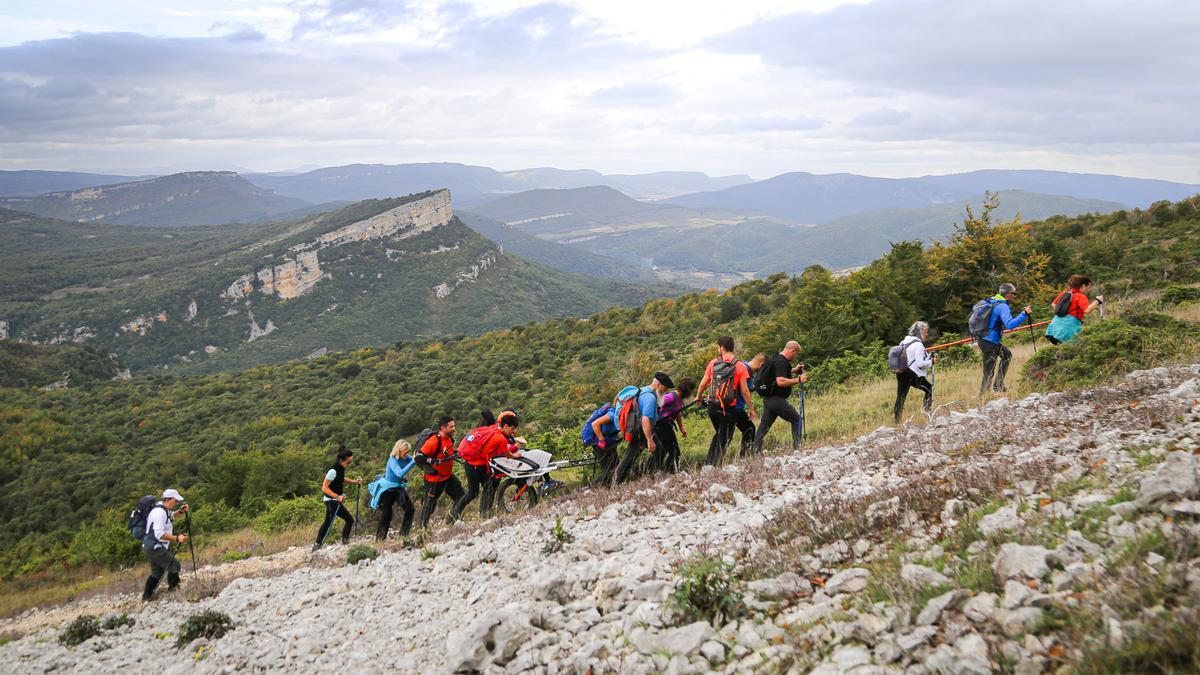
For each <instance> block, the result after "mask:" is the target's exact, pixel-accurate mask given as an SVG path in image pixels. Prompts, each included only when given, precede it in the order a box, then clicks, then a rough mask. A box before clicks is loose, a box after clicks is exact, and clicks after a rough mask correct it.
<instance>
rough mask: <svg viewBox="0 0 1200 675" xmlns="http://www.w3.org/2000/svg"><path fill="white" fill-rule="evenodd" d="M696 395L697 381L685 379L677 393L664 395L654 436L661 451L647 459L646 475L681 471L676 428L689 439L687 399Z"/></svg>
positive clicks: (671, 392) (681, 381)
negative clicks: (684, 418)
mask: <svg viewBox="0 0 1200 675" xmlns="http://www.w3.org/2000/svg"><path fill="white" fill-rule="evenodd" d="M695 393H696V381H695V380H693V379H692V378H690V377H685V378H683V379H682V380H680V381H679V387H678V388H677V389H676V390H675V391H668V392H667V393H666V394H664V395H663V402H662V406H660V407H659V409H658V415H659V417H658V421H657V422H655V423H654V435H655V436H656V437H657V438H658V446H659V451H658V452H655V453H653V454H651V455H650V456H649V457H648V458H646V473H657V472H659V471H667V472H670V473H675V472H677V471H679V438H677V437H676V436H675V428H676V427H678V428H679V433H681V434H683V437H684V438H687V429H686V428H685V427H684V426H683V411H684V410H685V409H686V408H687V407H688V406H687V399H689V398H691V397H692V395H693V394H695Z"/></svg>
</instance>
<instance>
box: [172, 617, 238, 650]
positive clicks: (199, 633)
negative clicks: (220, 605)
mask: <svg viewBox="0 0 1200 675" xmlns="http://www.w3.org/2000/svg"><path fill="white" fill-rule="evenodd" d="M233 629H234V625H233V620H232V619H230V618H229V615H228V614H224V613H222V612H217V611H213V610H211V609H210V610H207V611H204V612H200V613H199V614H193V615H191V616H189V617H188V619H187V621H184V622H183V625H181V626H180V627H179V636H178V637H177V638H175V646H176V647H184V646H186V645H187V644H189V643H191V642H192V641H193V640H196V639H199V638H207V639H209V640H216V639H217V638H219V637H221V636H222V635H225V634H226V633H228V632H229V631H231V630H233Z"/></svg>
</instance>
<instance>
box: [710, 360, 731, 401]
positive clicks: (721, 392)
mask: <svg viewBox="0 0 1200 675" xmlns="http://www.w3.org/2000/svg"><path fill="white" fill-rule="evenodd" d="M737 372H738V361H737V359H734V360H733V361H722V360H721V359H719V358H718V359H717V360H716V362H715V363H713V367H712V384H710V385H708V400H709V401H710V402H715V403H720V404H721V407H722V408H724V407H725V406H731V405H734V404H735V403H737V401H738V391H737V389H734V387H733V381H734V379H735V378H736V376H737Z"/></svg>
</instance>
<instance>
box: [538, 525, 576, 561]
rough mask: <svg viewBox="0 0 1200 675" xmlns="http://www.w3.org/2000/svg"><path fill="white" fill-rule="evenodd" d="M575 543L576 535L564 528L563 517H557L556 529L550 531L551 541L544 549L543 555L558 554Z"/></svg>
mask: <svg viewBox="0 0 1200 675" xmlns="http://www.w3.org/2000/svg"><path fill="white" fill-rule="evenodd" d="M573 541H575V535H573V534H571V533H570V532H568V531H567V528H565V527H563V519H562V516H557V517H556V518H555V519H554V528H553V529H551V530H550V540H549V541H547V542H546V544H545V546H543V547H542V553H558V552H559V551H561V550H563V548H564V547H565V546H566V545H567V544H570V543H571V542H573Z"/></svg>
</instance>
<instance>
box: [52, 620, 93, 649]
mask: <svg viewBox="0 0 1200 675" xmlns="http://www.w3.org/2000/svg"><path fill="white" fill-rule="evenodd" d="M99 634H100V621H99V620H98V619H96V617H94V616H92V615H91V614H84V615H83V616H81V617H79V618H77V619H75V620H74V621H72V622H71V623H69V624H67V627H66V628H64V629H63V632H62V633H60V634H59V636H58V641H59V642H61V643H63V644H64V645H66V646H68V647H74V646H75V645H78V644H82V643H84V642H86V641H88V640H90V639H92V638H94V637H96V636H97V635H99Z"/></svg>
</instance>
